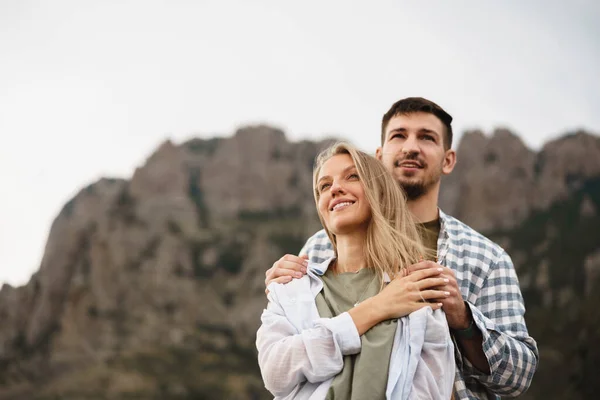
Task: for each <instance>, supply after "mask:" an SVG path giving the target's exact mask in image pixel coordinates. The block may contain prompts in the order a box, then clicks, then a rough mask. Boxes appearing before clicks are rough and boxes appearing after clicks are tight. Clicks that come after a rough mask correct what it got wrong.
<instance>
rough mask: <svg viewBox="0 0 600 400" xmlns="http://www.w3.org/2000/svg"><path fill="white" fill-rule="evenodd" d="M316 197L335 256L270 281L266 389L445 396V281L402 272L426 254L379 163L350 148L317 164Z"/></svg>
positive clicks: (262, 345) (451, 368) (264, 344)
mask: <svg viewBox="0 0 600 400" xmlns="http://www.w3.org/2000/svg"><path fill="white" fill-rule="evenodd" d="M313 183H314V185H313V187H314V195H315V202H316V205H317V210H318V214H319V218H320V220H321V223H322V224H323V227H324V228H325V230H326V232H327V234H328V235H329V238H330V239H331V242H332V243H333V246H334V250H335V257H334V258H331V259H329V260H326V261H325V262H323V263H321V264H309V266H308V271H307V272H308V273H307V275H305V276H304V277H303V278H301V279H297V280H293V281H292V282H290V283H288V284H285V285H283V284H279V283H271V284H270V285H269V287H268V289H269V295H268V298H269V304H268V306H267V309H266V310H264V312H263V314H262V317H261V319H262V325H261V327H260V328H259V330H258V333H257V341H256V344H257V348H258V361H259V365H260V369H261V373H262V376H263V380H264V382H265V387H266V388H267V389H268V390H269V391H270V392H271V393H272V394H273V395H274V396H275V398H276V399H409V398H410V399H414V398H423V399H450V397H451V393H452V386H453V382H454V375H455V362H454V354H453V351H454V350H453V345H452V341H451V339H450V335H449V331H448V325H447V322H446V318H445V317H444V314H443V311H442V310H441V304H439V303H429V302H428V300H429V299H435V298H442V297H444V296H447V293H445V292H441V291H439V290H436V287H439V286H443V284H444V283H445V279H444V278H441V277H440V276H439V275H440V272H441V271H438V270H432V269H427V270H423V271H418V272H416V273H413V274H410V275H408V276H406V274H404V273H403V271H404V268H405V267H406V266H408V265H411V264H414V263H416V262H417V261H419V259H421V258H422V257H423V256H424V255H425V250H424V247H423V246H422V244H421V243H420V239H419V235H418V232H417V230H416V226H415V223H414V221H413V220H412V218H411V216H410V214H409V212H408V210H407V208H406V202H405V200H404V194H403V192H402V191H401V189H400V188H399V186H398V184H397V183H396V182H395V180H394V179H393V178H392V176H391V175H390V174H389V173H388V172H387V170H386V169H385V168H384V166H383V165H382V164H381V163H380V162H379V161H378V160H376V159H375V158H374V157H371V156H369V155H367V154H365V153H363V152H361V151H358V150H356V149H355V148H354V147H352V146H351V145H349V144H344V143H338V144H336V145H334V146H332V147H331V148H329V149H327V150H326V151H324V152H323V153H322V154H320V155H319V157H318V158H317V162H316V166H315V170H314V180H313Z"/></svg>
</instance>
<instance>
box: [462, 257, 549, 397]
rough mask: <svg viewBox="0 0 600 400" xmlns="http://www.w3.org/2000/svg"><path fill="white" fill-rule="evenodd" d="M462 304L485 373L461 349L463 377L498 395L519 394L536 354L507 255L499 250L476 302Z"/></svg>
mask: <svg viewBox="0 0 600 400" xmlns="http://www.w3.org/2000/svg"><path fill="white" fill-rule="evenodd" d="M466 304H467V305H468V307H469V310H470V312H471V314H472V317H473V324H474V327H476V329H477V330H478V331H479V333H480V334H481V341H480V342H479V340H477V341H478V342H479V343H481V349H482V351H483V353H484V355H485V357H486V359H487V363H488V365H489V373H486V372H485V371H484V370H483V371H482V370H481V369H479V368H477V367H476V364H475V363H474V362H472V361H475V362H476V360H471V359H469V357H467V356H466V355H467V354H468V352H467V351H464V354H463V357H462V358H461V360H460V361H461V364H462V366H461V365H459V367H460V368H461V369H462V370H463V374H464V376H465V377H473V378H475V379H477V380H478V381H479V382H480V383H481V384H483V385H484V386H486V387H487V388H488V389H489V390H491V391H493V392H494V393H496V394H498V395H501V396H511V397H515V396H518V395H520V394H521V393H523V392H524V391H526V390H527V389H528V388H529V385H530V384H531V380H532V378H533V374H534V373H535V371H536V369H537V364H538V359H539V353H538V348H537V344H536V342H535V340H534V339H533V338H532V337H531V336H529V333H528V331H527V326H526V324H525V318H524V315H525V304H524V301H523V296H522V294H521V289H520V288H519V282H518V278H517V274H516V272H515V269H514V267H513V264H512V261H511V259H510V257H509V256H508V254H506V253H504V252H503V253H502V254H501V255H500V257H499V258H498V260H497V261H496V262H495V263H494V264H493V265H491V266H490V273H489V275H488V276H487V278H486V279H485V282H483V285H482V287H481V290H480V292H479V295H478V297H477V300H476V304H471V303H468V302H466ZM455 337H456V335H455ZM457 341H458V342H459V344H461V345H463V346H464V344H463V343H467V344H468V343H470V342H468V341H465V340H461V339H458V340H457ZM473 342H474V341H473ZM471 344H472V343H471ZM461 347H462V346H461ZM465 350H466V349H465ZM459 354H460V352H459Z"/></svg>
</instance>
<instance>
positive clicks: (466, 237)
mask: <svg viewBox="0 0 600 400" xmlns="http://www.w3.org/2000/svg"><path fill="white" fill-rule="evenodd" d="M440 216H441V218H442V220H443V222H444V230H445V231H446V232H447V234H448V237H449V238H450V241H451V243H452V244H454V245H457V246H470V247H473V248H477V249H481V250H485V251H489V252H492V253H494V255H495V256H499V255H501V254H504V253H505V250H504V249H503V248H502V247H501V246H500V245H499V244H498V243H496V242H494V241H493V240H491V239H490V238H488V237H486V236H484V235H483V234H482V233H480V232H478V231H476V230H475V229H473V228H471V227H470V226H469V225H467V224H466V223H464V222H462V221H461V220H459V219H458V218H455V217H453V216H451V215H448V214H443V213H442V212H441V211H440Z"/></svg>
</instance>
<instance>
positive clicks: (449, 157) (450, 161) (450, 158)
mask: <svg viewBox="0 0 600 400" xmlns="http://www.w3.org/2000/svg"><path fill="white" fill-rule="evenodd" d="M455 165H456V151H454V150H452V149H449V150H446V154H445V155H444V165H443V166H442V172H443V173H444V175H448V174H450V173H451V172H452V170H453V169H454V166H455Z"/></svg>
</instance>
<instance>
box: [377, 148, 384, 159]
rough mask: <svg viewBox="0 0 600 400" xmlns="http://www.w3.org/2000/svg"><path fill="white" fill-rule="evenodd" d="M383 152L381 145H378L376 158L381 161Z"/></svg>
mask: <svg viewBox="0 0 600 400" xmlns="http://www.w3.org/2000/svg"><path fill="white" fill-rule="evenodd" d="M381 154H383V151H382V150H381V147H378V148H377V150H375V158H377V159H378V160H379V161H381Z"/></svg>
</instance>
